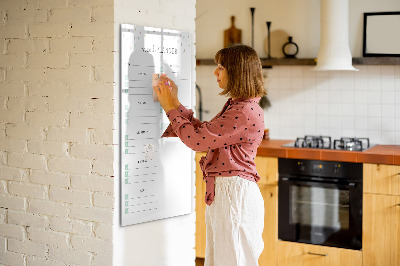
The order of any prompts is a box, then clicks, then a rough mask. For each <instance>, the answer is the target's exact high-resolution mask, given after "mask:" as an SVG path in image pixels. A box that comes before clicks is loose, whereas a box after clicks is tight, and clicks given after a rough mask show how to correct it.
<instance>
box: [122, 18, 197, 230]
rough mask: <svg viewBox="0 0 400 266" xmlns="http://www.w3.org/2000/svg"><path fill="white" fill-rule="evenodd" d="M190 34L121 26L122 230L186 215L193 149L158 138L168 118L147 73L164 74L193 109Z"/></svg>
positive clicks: (190, 197)
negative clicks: (155, 97)
mask: <svg viewBox="0 0 400 266" xmlns="http://www.w3.org/2000/svg"><path fill="white" fill-rule="evenodd" d="M191 62H192V38H191V35H190V33H189V32H181V31H176V30H168V29H162V28H154V27H146V26H138V25H129V24H121V114H120V115H121V123H120V128H121V199H120V203H121V226H126V225H132V224H138V223H143V222H148V221H153V220H159V219H164V218H168V217H174V216H178V215H183V214H188V213H191V211H192V210H191V203H192V175H193V172H194V169H192V158H193V153H192V151H191V150H190V149H189V148H187V147H186V146H185V145H184V144H183V143H182V142H181V141H180V139H179V138H176V137H175V138H161V135H162V133H163V132H164V130H165V129H166V128H167V126H168V125H169V120H168V118H167V117H166V115H165V112H164V111H163V110H162V108H161V107H160V104H159V103H158V102H154V101H153V87H152V74H153V73H165V74H167V76H168V77H170V78H171V79H172V80H173V81H174V82H175V83H176V84H177V86H178V88H179V90H178V96H179V100H180V102H181V103H182V105H184V106H185V107H186V108H192V106H191V105H192V103H191V99H192V90H193V89H192V82H191V70H192V65H191Z"/></svg>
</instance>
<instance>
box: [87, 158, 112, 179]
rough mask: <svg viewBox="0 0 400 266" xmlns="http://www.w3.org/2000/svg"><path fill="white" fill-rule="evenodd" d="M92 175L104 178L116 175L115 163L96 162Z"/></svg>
mask: <svg viewBox="0 0 400 266" xmlns="http://www.w3.org/2000/svg"><path fill="white" fill-rule="evenodd" d="M92 173H93V174H98V175H102V176H112V175H113V174H114V169H113V163H112V162H104V161H99V160H94V161H93V169H92Z"/></svg>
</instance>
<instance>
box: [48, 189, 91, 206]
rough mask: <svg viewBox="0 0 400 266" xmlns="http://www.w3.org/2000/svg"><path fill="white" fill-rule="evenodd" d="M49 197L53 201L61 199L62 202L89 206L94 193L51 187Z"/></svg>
mask: <svg viewBox="0 0 400 266" xmlns="http://www.w3.org/2000/svg"><path fill="white" fill-rule="evenodd" d="M49 198H50V200H52V201H60V202H67V203H74V204H78V205H87V206H89V205H90V201H91V198H92V194H91V193H90V192H89V191H83V190H77V189H74V190H72V189H69V188H68V189H66V188H58V187H50V191H49Z"/></svg>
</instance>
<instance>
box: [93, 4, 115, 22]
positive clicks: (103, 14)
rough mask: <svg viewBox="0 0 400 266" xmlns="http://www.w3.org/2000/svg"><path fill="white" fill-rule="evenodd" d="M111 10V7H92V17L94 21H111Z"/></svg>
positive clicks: (112, 18) (112, 19)
mask: <svg viewBox="0 0 400 266" xmlns="http://www.w3.org/2000/svg"><path fill="white" fill-rule="evenodd" d="M113 12H114V10H113V8H112V7H94V8H93V11H92V19H93V20H94V21H96V22H113V21H114V15H113Z"/></svg>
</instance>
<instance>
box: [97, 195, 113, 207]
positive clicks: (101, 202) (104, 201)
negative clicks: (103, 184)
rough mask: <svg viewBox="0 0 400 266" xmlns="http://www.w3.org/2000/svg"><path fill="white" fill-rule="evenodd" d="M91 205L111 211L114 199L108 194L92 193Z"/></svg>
mask: <svg viewBox="0 0 400 266" xmlns="http://www.w3.org/2000/svg"><path fill="white" fill-rule="evenodd" d="M93 205H94V206H96V207H103V208H109V209H111V208H113V206H114V197H113V196H112V195H109V194H101V193H94V194H93Z"/></svg>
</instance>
